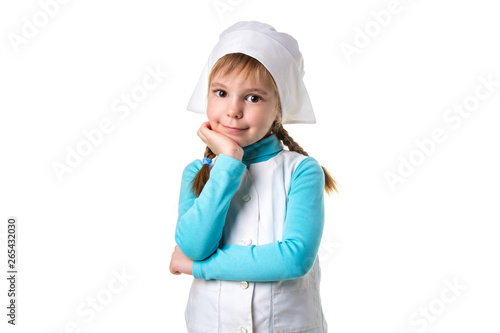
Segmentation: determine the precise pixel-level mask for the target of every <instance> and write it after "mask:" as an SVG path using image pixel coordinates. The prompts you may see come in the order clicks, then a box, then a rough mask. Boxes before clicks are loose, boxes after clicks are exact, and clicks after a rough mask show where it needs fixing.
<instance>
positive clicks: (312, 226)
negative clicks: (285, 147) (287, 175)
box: [192, 157, 325, 281]
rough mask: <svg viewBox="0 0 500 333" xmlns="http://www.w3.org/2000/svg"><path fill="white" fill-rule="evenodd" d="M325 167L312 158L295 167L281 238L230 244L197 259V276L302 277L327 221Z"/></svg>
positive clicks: (238, 277)
mask: <svg viewBox="0 0 500 333" xmlns="http://www.w3.org/2000/svg"><path fill="white" fill-rule="evenodd" d="M324 185H325V178H324V173H323V169H322V168H321V166H320V165H319V164H318V162H317V161H316V160H315V159H314V158H312V157H309V158H306V159H304V160H303V161H302V162H301V163H300V164H299V165H298V166H297V168H296V169H295V171H294V174H293V176H292V182H291V185H290V192H289V194H288V203H287V211H286V217H285V222H284V227H283V235H282V240H281V241H278V242H274V243H270V244H264V245H257V246H256V245H252V246H242V245H227V246H224V247H223V248H221V249H218V250H217V252H215V253H214V254H213V255H212V256H211V257H209V258H208V259H206V260H203V261H194V263H193V267H192V273H193V276H194V277H195V278H197V279H205V280H209V279H219V280H247V281H278V280H287V279H295V278H298V277H301V276H303V275H305V274H307V272H309V270H310V269H311V268H312V266H313V264H314V261H315V259H316V255H317V253H318V249H319V244H320V242H321V236H322V233H323V224H324V204H323V191H324Z"/></svg>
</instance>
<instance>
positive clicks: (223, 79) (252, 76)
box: [211, 68, 273, 90]
mask: <svg viewBox="0 0 500 333" xmlns="http://www.w3.org/2000/svg"><path fill="white" fill-rule="evenodd" d="M266 74H267V73H266V72H265V69H256V70H248V69H245V68H243V69H233V70H220V71H218V72H216V73H214V75H213V77H212V82H211V84H212V85H213V84H215V83H222V84H228V85H230V84H238V85H244V86H259V87H261V88H263V89H266V90H272V89H273V86H272V83H271V79H270V78H269V75H266Z"/></svg>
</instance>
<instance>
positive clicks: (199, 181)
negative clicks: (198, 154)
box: [191, 146, 216, 197]
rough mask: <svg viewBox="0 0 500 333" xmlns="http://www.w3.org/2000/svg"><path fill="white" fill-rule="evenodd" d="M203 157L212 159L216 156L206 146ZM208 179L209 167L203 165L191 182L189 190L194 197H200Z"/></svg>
mask: <svg viewBox="0 0 500 333" xmlns="http://www.w3.org/2000/svg"><path fill="white" fill-rule="evenodd" d="M204 156H205V157H206V158H209V159H214V158H215V156H216V155H215V154H214V152H213V151H212V150H211V149H210V148H209V147H208V146H207V148H206V149H205V155H204ZM209 178H210V166H209V165H208V164H203V165H202V166H201V169H200V170H199V171H198V173H197V174H196V176H195V177H194V178H193V180H192V181H191V184H192V187H191V190H192V191H193V193H194V195H196V197H199V196H200V193H201V191H202V190H203V188H204V187H205V184H206V183H207V181H208V179H209Z"/></svg>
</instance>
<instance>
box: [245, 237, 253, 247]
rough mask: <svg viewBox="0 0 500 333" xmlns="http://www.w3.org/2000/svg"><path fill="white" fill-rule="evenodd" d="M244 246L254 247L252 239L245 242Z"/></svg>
mask: <svg viewBox="0 0 500 333" xmlns="http://www.w3.org/2000/svg"><path fill="white" fill-rule="evenodd" d="M243 245H245V246H250V245H252V239H251V238H247V239H245V240H244V241H243Z"/></svg>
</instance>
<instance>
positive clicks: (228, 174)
mask: <svg viewBox="0 0 500 333" xmlns="http://www.w3.org/2000/svg"><path fill="white" fill-rule="evenodd" d="M202 165H203V164H202V163H201V161H200V160H196V161H193V162H192V163H190V164H189V165H188V166H187V167H186V168H185V169H184V171H183V173H182V181H181V192H180V196H179V215H178V218H177V226H176V228H175V242H176V243H177V245H178V246H179V248H180V249H181V251H182V253H184V254H185V255H186V256H187V257H189V258H191V259H193V260H203V259H205V258H207V257H209V256H210V255H211V254H212V253H214V251H215V250H216V249H217V248H218V247H219V241H220V239H221V237H222V231H223V228H224V224H225V221H226V214H227V211H228V209H229V204H230V202H231V198H232V197H233V196H234V194H235V193H236V191H237V190H238V187H239V186H240V182H241V178H242V177H243V174H244V172H245V168H246V166H245V164H243V163H241V162H240V161H238V160H236V159H234V158H232V157H230V156H227V155H224V154H220V155H219V156H218V157H217V159H216V160H215V163H214V165H213V167H212V169H211V171H210V178H209V179H208V181H207V183H206V184H205V187H204V188H203V191H201V193H200V196H199V197H198V198H196V196H195V195H194V193H193V191H192V190H191V181H192V180H193V179H194V177H195V175H196V173H197V172H198V171H199V170H200V169H201V167H202Z"/></svg>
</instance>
